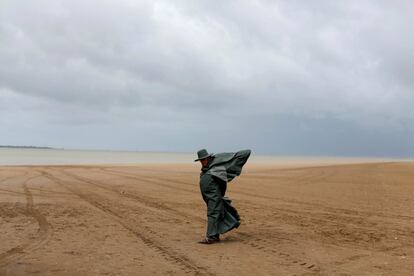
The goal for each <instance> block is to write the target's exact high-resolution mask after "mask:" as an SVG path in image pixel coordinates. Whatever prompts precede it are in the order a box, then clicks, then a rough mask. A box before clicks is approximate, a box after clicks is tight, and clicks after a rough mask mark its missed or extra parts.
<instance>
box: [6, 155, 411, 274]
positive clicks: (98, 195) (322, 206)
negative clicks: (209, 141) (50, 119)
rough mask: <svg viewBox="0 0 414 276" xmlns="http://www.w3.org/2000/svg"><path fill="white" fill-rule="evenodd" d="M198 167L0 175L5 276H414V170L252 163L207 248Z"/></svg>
mask: <svg viewBox="0 0 414 276" xmlns="http://www.w3.org/2000/svg"><path fill="white" fill-rule="evenodd" d="M198 175H199V165H198V164H196V163H194V164H188V165H183V164H154V165H143V164H138V165H134V166H127V165H124V166H109V165H107V166H105V165H96V166H18V167H0V229H1V235H0V275H412V272H413V271H414V259H413V258H414V213H413V210H414V200H413V198H414V183H413V180H414V163H409V162H379V163H376V162H371V163H364V164H358V163H353V164H327V163H324V164H323V165H322V164H317V163H308V164H306V162H302V163H296V164H294V163H292V164H289V165H288V166H286V165H285V166H284V165H283V164H276V163H266V164H255V163H252V164H249V163H248V164H247V165H246V167H245V170H244V171H243V174H242V175H241V176H240V177H239V178H236V179H235V180H234V181H233V182H231V183H229V186H228V190H227V195H228V196H229V197H230V198H231V199H232V200H233V203H234V205H235V207H236V208H237V209H238V210H239V212H240V215H241V217H242V225H241V226H240V227H239V229H236V230H234V231H232V232H230V233H228V234H226V235H224V236H223V241H222V242H221V243H218V244H213V245H200V244H197V241H198V240H200V239H201V238H202V237H203V234H204V233H205V228H206V207H205V205H204V202H203V201H202V199H201V196H200V192H199V187H198Z"/></svg>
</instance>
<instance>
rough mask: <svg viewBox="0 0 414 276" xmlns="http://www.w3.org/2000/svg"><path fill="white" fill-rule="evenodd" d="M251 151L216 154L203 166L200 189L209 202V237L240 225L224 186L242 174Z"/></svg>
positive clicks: (207, 202)
mask: <svg viewBox="0 0 414 276" xmlns="http://www.w3.org/2000/svg"><path fill="white" fill-rule="evenodd" d="M250 153H251V151H250V150H242V151H238V152H236V153H219V154H215V155H213V159H212V161H211V162H210V163H209V164H208V167H206V168H202V173H201V176H200V190H201V194H202V196H203V199H204V201H205V203H206V204H207V218H208V222H207V224H208V225H207V236H208V237H211V236H214V235H217V234H223V233H226V232H228V231H230V230H231V229H233V228H237V227H238V226H239V225H240V217H239V215H238V213H237V210H236V209H235V208H234V207H233V206H232V205H231V200H230V199H229V198H227V197H224V193H225V188H224V189H223V187H225V185H227V182H230V181H231V180H233V179H234V178H235V177H236V176H238V175H240V173H241V171H242V168H243V165H244V164H245V163H246V162H247V159H248V158H249V156H250ZM223 191H224V192H223Z"/></svg>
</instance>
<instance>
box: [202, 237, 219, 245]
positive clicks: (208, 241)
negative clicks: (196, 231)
mask: <svg viewBox="0 0 414 276" xmlns="http://www.w3.org/2000/svg"><path fill="white" fill-rule="evenodd" d="M217 242H220V238H216V237H211V238H209V237H205V238H204V239H202V240H201V241H199V242H198V243H201V244H212V243H217Z"/></svg>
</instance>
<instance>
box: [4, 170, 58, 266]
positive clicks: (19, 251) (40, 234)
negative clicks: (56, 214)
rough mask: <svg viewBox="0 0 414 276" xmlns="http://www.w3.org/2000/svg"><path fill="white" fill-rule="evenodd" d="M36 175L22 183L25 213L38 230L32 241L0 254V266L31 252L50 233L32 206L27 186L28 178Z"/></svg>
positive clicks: (45, 239) (44, 241)
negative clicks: (34, 221) (36, 225)
mask: <svg viewBox="0 0 414 276" xmlns="http://www.w3.org/2000/svg"><path fill="white" fill-rule="evenodd" d="M36 177H38V176H34V177H30V178H28V179H27V180H26V181H25V182H24V183H23V190H24V195H25V198H26V210H25V215H27V216H30V217H33V218H34V219H35V220H36V221H37V224H38V230H37V233H36V237H35V240H34V241H31V242H26V243H23V244H21V245H19V246H16V247H13V248H12V249H9V250H7V251H6V252H4V253H1V254H0V267H4V266H6V265H7V264H9V263H11V262H13V261H15V260H18V259H20V258H21V257H23V255H24V254H25V253H31V252H33V251H34V250H36V249H38V248H40V247H41V246H43V245H44V244H46V243H47V242H48V240H49V239H50V237H51V235H52V231H51V227H50V224H49V223H48V221H47V220H46V218H45V217H44V216H43V215H42V214H41V213H40V212H39V211H38V210H37V209H36V208H35V207H34V203H33V196H32V193H31V192H30V189H29V188H28V183H29V181H30V180H32V179H34V178H36Z"/></svg>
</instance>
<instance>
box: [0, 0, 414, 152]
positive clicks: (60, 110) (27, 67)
mask: <svg viewBox="0 0 414 276" xmlns="http://www.w3.org/2000/svg"><path fill="white" fill-rule="evenodd" d="M413 8H414V5H413V4H412V3H411V2H410V1H396V2H393V3H390V2H387V1H343V2H326V1H311V2H310V1H222V2H219V3H214V4H212V3H211V1H184V0H183V1H175V2H171V1H97V0H96V1H86V2H85V1H63V0H61V1H45V0H43V1H36V3H34V2H33V3H27V2H26V1H18V0H14V1H3V2H2V3H1V4H0V97H1V98H0V108H1V109H0V115H1V119H0V122H1V123H2V124H3V126H5V129H7V134H6V135H5V136H3V140H0V142H1V143H8V144H13V143H17V142H21V143H29V144H32V143H31V141H30V139H32V141H36V142H42V141H43V143H41V144H50V145H56V146H68V147H82V148H85V147H92V148H116V149H118V148H119V149H150V150H151V149H154V150H156V149H159V150H183V151H188V150H194V149H195V148H197V147H201V146H202V145H207V146H211V147H215V148H217V149H225V148H229V147H236V145H237V146H240V147H253V148H257V149H258V150H259V151H260V152H267V151H270V152H274V153H278V152H279V153H286V154H289V153H294V154H341V155H358V154H360V155H364V154H367V155H398V154H400V155H406V153H407V151H408V152H409V150H408V149H409V148H412V146H413V145H412V142H411V141H412V139H408V138H414V137H413V127H412V126H411V125H412V124H410V122H412V121H413V120H414V111H413V110H414V109H413V108H412V106H413V104H414V94H413V93H412V91H413V88H414V82H413V78H412V77H411V75H412V73H411V72H412V71H413V69H414V56H413V53H412V49H413V48H414V38H413V37H414V36H413V35H412V34H411V33H412V31H411V30H410V26H411V25H412V23H413V22H412V21H413V19H412V18H414V17H413V10H414V9H413ZM292 118H294V119H292ZM289 122H292V123H291V124H290V123H289ZM293 122H294V123H293ZM84 128H87V129H89V136H88V137H84V136H83V135H84V131H85V129H84ZM305 129H307V130H306V131H305ZM340 129H346V130H347V135H343V134H341V132H340V131H339V130H340ZM115 130H116V131H115ZM42 133H44V134H42ZM349 133H353V134H349ZM234 136H236V137H237V138H236V139H235V138H234ZM79 137H82V139H79ZM304 137H307V138H306V139H304ZM367 137H369V139H368V138H367ZM407 137H408V138H407ZM16 141H17V142H16ZM333 141H335V143H334V142H333ZM393 143H394V144H396V145H397V144H398V146H395V147H394V146H390V144H393ZM276 144H277V145H276ZM338 144H343V145H346V146H343V147H341V146H338ZM385 148H388V149H389V148H392V149H393V150H385ZM393 151H395V153H394V154H393Z"/></svg>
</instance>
